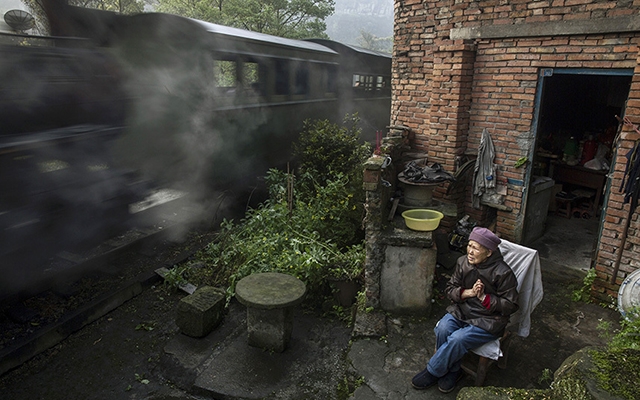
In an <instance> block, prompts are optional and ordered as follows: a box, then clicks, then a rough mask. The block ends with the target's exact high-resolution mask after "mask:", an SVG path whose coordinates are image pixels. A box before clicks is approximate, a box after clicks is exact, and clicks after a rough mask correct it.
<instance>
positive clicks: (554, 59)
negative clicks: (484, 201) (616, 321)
mask: <svg viewBox="0 0 640 400" xmlns="http://www.w3.org/2000/svg"><path fill="white" fill-rule="evenodd" d="M638 11H640V2H638V1H635V2H634V1H617V2H616V1H611V2H596V1H588V0H554V1H538V2H535V1H534V2H530V1H513V0H511V1H509V0H508V1H499V0H490V1H483V2H477V1H460V2H455V3H452V2H443V1H433V2H427V1H421V0H396V2H395V27H394V39H395V45H394V46H395V47H394V58H393V76H392V85H393V97H392V109H391V124H392V125H403V126H406V127H408V128H409V129H410V135H409V142H410V145H411V147H412V148H413V149H415V150H418V151H423V152H427V153H428V154H429V157H430V162H431V161H433V162H439V163H441V164H442V165H443V166H444V167H445V169H446V170H448V171H453V170H455V169H456V168H457V167H458V166H459V162H460V160H461V159H463V158H464V157H465V156H470V157H471V156H473V155H475V154H477V151H478V146H479V143H480V135H481V133H482V130H483V129H484V128H487V129H488V131H489V132H490V134H491V137H492V140H493V142H494V145H495V147H496V160H495V162H496V164H497V167H498V173H497V175H498V180H499V183H501V184H502V185H503V186H504V187H505V188H506V194H505V196H504V201H503V203H502V204H501V206H502V207H488V206H482V207H481V208H480V209H475V208H473V207H471V190H469V189H470V184H469V182H467V185H466V190H465V189H460V188H459V187H458V188H457V190H456V191H454V192H453V193H449V194H448V195H445V189H446V188H441V189H440V190H439V191H438V192H436V193H434V197H436V198H443V197H446V200H448V201H450V202H454V203H456V204H457V205H458V210H459V211H460V214H461V215H462V214H469V215H471V216H472V217H473V218H474V219H476V220H479V221H483V222H485V223H488V222H490V221H491V220H493V219H495V221H496V230H497V232H498V233H499V234H500V235H501V236H502V237H504V238H506V239H508V240H511V241H515V242H520V241H521V239H522V236H523V232H522V231H523V225H524V213H525V210H524V207H523V204H524V203H525V202H526V190H525V189H526V185H527V181H528V179H529V177H530V175H531V172H530V170H529V169H530V168H531V164H529V166H528V167H524V168H516V167H515V166H514V164H515V162H516V161H517V160H518V159H519V158H521V157H529V159H531V158H532V155H533V145H534V140H535V138H534V134H533V132H534V126H533V124H534V117H535V115H534V114H535V109H534V108H535V98H536V92H537V86H538V74H539V73H540V71H541V70H542V69H543V68H598V69H618V68H622V69H629V68H631V69H635V75H634V77H633V84H632V88H631V93H630V95H629V100H628V103H627V108H626V110H625V115H626V116H628V117H629V118H630V119H631V121H632V122H633V123H634V124H636V125H638V124H640V81H639V79H640V77H639V74H640V68H639V67H638V65H639V63H638V57H639V54H638V43H639V42H640V17H638ZM638 138H640V135H638V134H637V133H636V132H634V131H633V130H632V129H631V128H629V127H627V126H625V127H624V128H623V130H622V138H621V142H620V145H619V152H618V155H617V159H616V162H615V166H614V171H615V172H614V174H613V177H612V180H611V182H610V183H611V187H612V188H618V187H620V182H621V179H622V176H623V173H624V166H625V164H626V159H625V158H624V154H626V151H627V150H628V149H629V148H631V147H632V146H633V144H634V141H635V140H637V139H638ZM621 152H623V153H624V154H620V153H621ZM605 202H606V203H605V204H604V224H603V231H602V237H601V240H600V243H599V247H598V253H597V256H596V260H595V261H596V262H595V265H596V269H597V272H598V279H597V281H596V286H595V288H594V292H593V294H594V296H595V297H596V298H599V299H602V300H607V299H608V298H609V296H610V295H612V296H615V295H616V294H617V288H618V286H619V284H620V283H621V282H622V279H623V278H624V276H625V274H627V273H628V272H630V271H632V270H635V269H636V268H638V266H639V265H640V252H639V251H638V250H640V248H638V246H640V233H639V232H640V231H638V229H637V228H638V225H639V223H638V221H637V215H636V213H635V212H634V213H633V221H632V223H631V228H630V230H629V236H630V237H629V239H628V240H627V241H626V247H625V251H624V253H623V255H622V260H621V264H620V272H621V273H620V274H619V276H618V277H617V278H616V280H615V283H611V280H612V275H613V272H614V265H615V259H616V253H617V250H618V249H619V247H620V246H621V245H622V243H621V240H620V239H621V238H620V236H621V232H620V231H621V228H622V225H623V222H624V219H625V218H626V215H627V213H628V207H629V206H628V205H623V204H622V201H621V197H620V195H619V194H618V193H617V190H612V191H611V195H610V196H609V197H608V198H607V199H605Z"/></svg>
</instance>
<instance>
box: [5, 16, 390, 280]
mask: <svg viewBox="0 0 640 400" xmlns="http://www.w3.org/2000/svg"><path fill="white" fill-rule="evenodd" d="M66 21H67V28H68V29H67V31H68V32H71V36H73V37H65V38H60V37H57V38H43V37H33V36H25V35H15V34H0V73H1V76H3V79H4V81H3V82H0V149H1V150H0V163H1V164H2V168H1V169H0V185H1V187H2V188H3V189H2V191H1V192H0V224H1V226H0V257H2V258H3V260H4V262H3V263H2V266H1V267H0V277H2V278H0V291H7V290H9V289H11V290H12V291H15V290H16V289H22V288H23V287H28V286H29V285H30V284H32V282H33V281H34V280H35V281H37V280H38V278H37V277H39V276H40V274H41V270H42V265H43V264H45V263H47V262H48V261H50V260H51V259H52V257H54V258H55V255H56V254H58V253H59V252H60V251H63V250H71V249H74V248H75V247H77V246H78V245H80V244H87V243H92V242H93V241H95V240H102V239H104V235H105V232H113V231H114V230H117V229H118V228H119V227H120V228H121V227H123V226H126V223H127V218H128V210H129V208H128V207H129V205H130V204H132V203H133V202H135V201H138V200H140V199H142V198H144V197H145V196H146V195H147V194H148V191H149V190H150V189H151V188H153V187H158V186H161V187H167V186H170V187H174V188H178V189H182V190H185V191H187V192H189V193H192V194H193V196H194V198H200V199H205V198H207V197H210V196H211V194H212V193H213V192H214V191H216V190H227V189H229V188H238V187H248V186H251V185H252V184H253V180H254V179H255V178H256V177H258V176H261V175H263V174H264V172H266V170H267V169H268V168H270V167H274V166H281V165H283V164H284V163H286V162H287V161H288V160H289V158H290V154H289V151H290V148H291V142H292V141H293V140H295V138H296V137H297V135H298V134H299V132H300V130H301V128H302V125H303V121H304V120H306V119H329V120H331V121H334V122H340V121H341V120H342V118H343V117H344V116H345V115H346V114H353V113H356V112H357V113H358V115H359V118H360V124H361V127H362V130H363V133H364V134H363V138H364V139H365V140H371V141H372V140H373V138H374V137H375V132H376V131H377V130H383V129H385V126H386V125H387V124H388V122H389V113H390V102H391V100H390V99H391V91H390V84H389V83H390V73H391V58H390V56H389V55H385V54H380V53H376V52H373V51H369V50H364V49H360V48H356V47H353V46H348V45H343V44H340V43H337V42H332V41H329V40H307V41H300V40H292V39H285V38H280V37H274V36H270V35H265V34H260V33H255V32H249V31H244V30H240V29H235V28H229V27H224V26H220V25H215V24H211V23H207V22H202V21H196V20H192V19H187V18H182V17H178V16H173V15H167V14H140V15H135V16H121V15H117V14H113V13H108V12H103V11H98V10H89V9H81V8H75V7H69V13H68V15H67V18H66ZM25 44H26V45H25ZM32 278H35V279H34V280H32Z"/></svg>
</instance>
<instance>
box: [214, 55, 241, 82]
mask: <svg viewBox="0 0 640 400" xmlns="http://www.w3.org/2000/svg"><path fill="white" fill-rule="evenodd" d="M213 76H214V79H215V83H216V86H217V87H220V88H229V89H230V88H235V87H236V82H237V80H238V79H237V76H236V63H235V61H227V60H216V61H215V63H214V64H213Z"/></svg>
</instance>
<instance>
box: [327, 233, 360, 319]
mask: <svg viewBox="0 0 640 400" xmlns="http://www.w3.org/2000/svg"><path fill="white" fill-rule="evenodd" d="M364 261H365V248H364V244H359V245H353V246H351V247H349V248H347V250H346V251H345V252H342V253H340V254H338V255H336V256H335V257H333V258H332V264H331V265H330V266H329V267H328V268H327V280H328V281H329V284H330V286H331V287H332V289H333V295H334V298H335V299H336V301H337V302H338V303H339V304H340V305H341V306H343V307H349V306H351V305H352V304H353V303H354V302H355V299H356V295H357V294H358V292H359V291H360V287H361V286H362V273H363V271H364Z"/></svg>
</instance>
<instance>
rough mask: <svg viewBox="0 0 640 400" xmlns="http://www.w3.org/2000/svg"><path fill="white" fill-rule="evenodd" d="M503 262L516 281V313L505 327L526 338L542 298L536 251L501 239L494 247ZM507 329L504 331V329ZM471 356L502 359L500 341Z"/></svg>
mask: <svg viewBox="0 0 640 400" xmlns="http://www.w3.org/2000/svg"><path fill="white" fill-rule="evenodd" d="M498 248H499V249H500V252H501V253H502V257H504V261H505V262H506V263H507V265H509V266H510V267H511V269H512V270H513V273H514V274H515V275H516V279H517V280H518V305H519V306H520V307H519V309H518V311H517V312H516V313H515V314H513V315H512V316H511V320H510V322H509V326H510V327H511V326H514V327H516V330H515V333H516V334H517V335H518V336H521V337H527V336H529V331H530V329H531V313H532V312H533V310H534V309H535V308H536V306H537V305H538V304H540V301H542V296H543V295H544V292H543V289H542V272H541V271H540V257H538V251H537V250H534V249H530V248H528V247H524V246H521V245H519V244H515V243H511V242H509V241H506V240H504V239H502V241H501V243H500V245H499V246H498ZM507 329H508V328H507ZM471 351H473V352H474V353H476V354H478V355H480V356H483V357H487V358H490V359H492V360H497V359H498V358H500V357H501V356H502V351H501V350H500V340H499V339H496V340H494V341H491V342H489V343H486V344H484V345H482V346H480V347H478V348H476V349H473V350H471Z"/></svg>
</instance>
